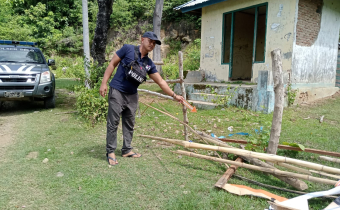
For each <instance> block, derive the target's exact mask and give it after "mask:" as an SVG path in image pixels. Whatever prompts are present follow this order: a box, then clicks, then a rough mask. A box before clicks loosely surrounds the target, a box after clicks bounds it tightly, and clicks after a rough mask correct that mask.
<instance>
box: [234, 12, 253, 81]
mask: <svg viewBox="0 0 340 210" xmlns="http://www.w3.org/2000/svg"><path fill="white" fill-rule="evenodd" d="M254 23H255V8H252V9H248V10H243V11H239V12H235V14H234V43H233V63H232V65H233V72H232V75H231V78H230V79H232V80H251V69H252V65H253V44H254Z"/></svg>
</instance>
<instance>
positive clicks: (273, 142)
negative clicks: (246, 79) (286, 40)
mask: <svg viewBox="0 0 340 210" xmlns="http://www.w3.org/2000/svg"><path fill="white" fill-rule="evenodd" d="M271 55H272V63H273V65H272V66H273V67H272V68H273V69H272V72H273V79H274V92H275V105H274V113H273V121H272V129H271V131H270V139H269V144H268V148H267V153H269V154H276V152H277V147H278V145H279V139H280V133H281V124H282V114H283V100H284V91H283V73H282V61H281V50H280V49H276V50H274V51H272V53H271Z"/></svg>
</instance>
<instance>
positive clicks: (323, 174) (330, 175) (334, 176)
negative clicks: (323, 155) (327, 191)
mask: <svg viewBox="0 0 340 210" xmlns="http://www.w3.org/2000/svg"><path fill="white" fill-rule="evenodd" d="M309 171H310V172H312V173H315V174H319V175H322V176H328V177H331V178H334V179H337V180H340V176H337V175H333V174H327V173H323V172H320V171H314V170H309Z"/></svg>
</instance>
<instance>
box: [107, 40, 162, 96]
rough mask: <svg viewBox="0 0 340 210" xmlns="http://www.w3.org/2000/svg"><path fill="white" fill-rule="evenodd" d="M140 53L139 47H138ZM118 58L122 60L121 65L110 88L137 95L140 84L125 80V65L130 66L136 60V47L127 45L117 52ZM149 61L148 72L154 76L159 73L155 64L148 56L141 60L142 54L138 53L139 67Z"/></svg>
mask: <svg viewBox="0 0 340 210" xmlns="http://www.w3.org/2000/svg"><path fill="white" fill-rule="evenodd" d="M138 51H139V47H138ZM116 54H117V56H118V57H119V58H120V59H121V61H120V64H119V66H118V69H117V72H116V74H115V76H114V77H113V79H112V80H111V82H110V87H113V88H114V89H117V90H119V91H120V92H123V93H127V94H135V93H137V88H138V86H139V85H138V84H135V83H133V82H130V81H129V80H127V79H126V78H125V71H124V67H123V65H121V63H124V64H125V65H128V64H129V63H131V61H133V60H135V46H134V45H129V44H125V45H124V46H123V47H122V48H120V49H119V50H118V51H117V52H116ZM145 60H147V66H146V70H147V73H148V74H154V73H156V72H157V69H156V66H155V64H154V63H153V62H152V60H151V59H150V58H149V57H148V55H146V56H144V57H143V58H141V53H140V52H139V53H138V60H137V61H138V63H139V65H141V66H142V65H143V63H144V61H145Z"/></svg>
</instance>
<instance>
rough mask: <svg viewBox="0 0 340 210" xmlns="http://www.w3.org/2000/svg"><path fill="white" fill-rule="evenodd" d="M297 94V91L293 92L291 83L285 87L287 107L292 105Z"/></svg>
mask: <svg viewBox="0 0 340 210" xmlns="http://www.w3.org/2000/svg"><path fill="white" fill-rule="evenodd" d="M297 92H298V89H296V90H293V89H292V83H289V84H288V86H287V97H288V106H291V105H293V104H294V101H295V98H296V94H297Z"/></svg>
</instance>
